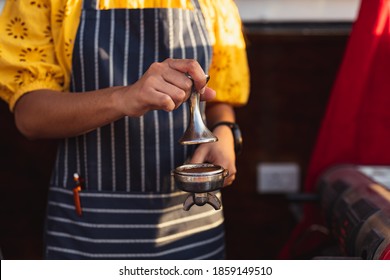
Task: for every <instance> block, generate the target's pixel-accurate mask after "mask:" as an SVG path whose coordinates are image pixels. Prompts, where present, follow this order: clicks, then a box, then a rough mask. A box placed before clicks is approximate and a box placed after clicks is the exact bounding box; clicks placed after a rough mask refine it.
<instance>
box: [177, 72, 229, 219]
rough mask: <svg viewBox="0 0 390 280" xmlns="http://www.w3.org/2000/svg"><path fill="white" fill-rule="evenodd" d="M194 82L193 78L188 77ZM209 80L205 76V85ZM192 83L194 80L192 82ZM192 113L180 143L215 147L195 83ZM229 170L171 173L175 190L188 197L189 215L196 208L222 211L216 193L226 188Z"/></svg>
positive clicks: (204, 167)
mask: <svg viewBox="0 0 390 280" xmlns="http://www.w3.org/2000/svg"><path fill="white" fill-rule="evenodd" d="M187 77H188V78H190V79H191V80H192V77H191V76H189V75H187ZM209 79H210V77H209V76H206V84H207V82H208V81H209ZM192 81H193V80H192ZM188 106H189V111H190V116H189V123H188V127H187V129H186V131H185V132H184V134H183V136H182V137H181V138H180V140H179V142H180V144H182V145H196V144H204V143H212V142H216V141H218V138H217V137H216V136H215V135H214V134H213V133H212V132H211V131H210V130H209V129H208V128H207V126H206V125H205V123H204V121H203V118H202V114H201V111H200V93H199V92H198V91H197V90H196V88H195V85H194V82H193V85H192V89H191V94H190V97H189V99H188ZM227 176H228V170H227V169H224V168H223V167H221V166H219V165H214V164H210V163H195V164H184V165H181V166H179V167H177V168H175V170H173V171H172V177H173V178H174V181H175V184H176V186H177V187H178V188H179V189H181V190H182V191H185V192H188V193H189V195H188V196H187V198H186V199H185V201H184V203H183V209H184V210H186V211H188V210H190V208H191V207H192V206H193V205H197V206H203V205H205V204H210V205H211V206H212V207H214V209H215V210H218V209H220V208H221V201H220V200H219V199H218V197H217V196H216V195H215V194H214V193H213V192H214V191H216V190H218V189H220V188H222V187H223V182H224V179H225V178H226V177H227Z"/></svg>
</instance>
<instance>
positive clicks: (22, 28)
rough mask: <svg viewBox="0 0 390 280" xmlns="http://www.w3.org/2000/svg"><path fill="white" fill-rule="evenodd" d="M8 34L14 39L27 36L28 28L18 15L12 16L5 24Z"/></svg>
mask: <svg viewBox="0 0 390 280" xmlns="http://www.w3.org/2000/svg"><path fill="white" fill-rule="evenodd" d="M5 31H6V32H7V35H8V36H11V37H13V38H14V39H19V38H20V39H22V40H23V39H24V38H25V37H27V36H28V33H27V31H28V29H27V27H26V23H25V22H24V21H22V19H21V18H20V17H14V18H13V19H11V20H10V21H9V23H8V24H7V28H6V29H5Z"/></svg>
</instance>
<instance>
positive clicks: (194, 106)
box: [179, 75, 218, 145]
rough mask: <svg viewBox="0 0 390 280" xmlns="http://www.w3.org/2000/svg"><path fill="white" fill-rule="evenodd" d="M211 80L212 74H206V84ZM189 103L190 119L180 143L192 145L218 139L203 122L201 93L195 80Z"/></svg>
mask: <svg viewBox="0 0 390 280" xmlns="http://www.w3.org/2000/svg"><path fill="white" fill-rule="evenodd" d="M187 77H188V78H189V79H191V80H192V77H191V76H189V75H187ZM209 80H210V76H208V75H206V84H207V83H208V81H209ZM188 105H189V109H190V120H189V123H188V127H187V129H186V131H185V132H184V134H183V136H182V137H181V138H180V140H179V142H180V144H182V145H192V144H202V143H209V142H215V141H218V138H217V137H215V135H214V134H213V133H212V132H211V131H210V130H209V129H208V128H207V126H206V125H205V123H204V122H203V118H202V114H201V112H200V93H199V92H198V91H197V90H196V89H195V85H194V82H193V80H192V89H191V94H190V97H189V98H188Z"/></svg>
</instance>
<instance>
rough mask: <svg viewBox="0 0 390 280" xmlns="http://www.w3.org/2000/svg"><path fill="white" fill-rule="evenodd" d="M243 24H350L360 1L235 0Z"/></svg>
mask: <svg viewBox="0 0 390 280" xmlns="http://www.w3.org/2000/svg"><path fill="white" fill-rule="evenodd" d="M235 2H236V4H237V6H238V9H239V11H240V14H241V17H242V19H243V21H244V22H297V21H299V22H336V21H338V22H343V21H347V22H353V21H354V20H355V18H356V16H357V13H358V11H359V7H360V0H235Z"/></svg>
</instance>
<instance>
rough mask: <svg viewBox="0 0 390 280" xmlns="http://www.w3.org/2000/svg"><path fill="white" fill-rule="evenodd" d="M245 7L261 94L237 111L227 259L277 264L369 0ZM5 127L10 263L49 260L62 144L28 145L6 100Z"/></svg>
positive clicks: (245, 2)
mask: <svg viewBox="0 0 390 280" xmlns="http://www.w3.org/2000/svg"><path fill="white" fill-rule="evenodd" d="M3 2H4V0H0V9H1V7H2V5H3ZM235 2H236V3H237V6H238V8H239V10H240V14H241V16H242V19H243V22H244V31H245V36H246V39H247V47H248V58H249V64H250V70H251V96H250V100H249V103H248V105H247V106H245V107H242V108H237V109H236V113H237V122H238V124H239V125H240V127H241V130H242V133H243V138H244V150H243V153H242V154H241V155H240V156H239V157H238V159H237V164H238V175H237V179H236V181H235V183H234V185H232V186H230V187H228V188H226V189H224V190H223V191H222V193H223V200H224V211H225V220H226V242H227V258H228V259H276V258H277V257H278V253H279V251H280V250H281V248H282V247H283V245H284V244H285V242H286V241H287V239H288V237H289V236H290V234H291V231H292V229H293V228H294V227H295V225H296V224H297V222H298V221H299V220H300V218H301V216H302V206H303V204H304V203H317V201H316V200H315V198H311V197H309V198H305V197H303V196H302V195H300V191H301V190H302V187H303V182H304V178H305V175H306V172H307V167H308V164H309V160H310V155H311V152H312V149H313V146H314V143H315V140H316V136H317V132H318V129H319V126H320V123H321V120H322V117H323V115H324V112H325V108H326V105H327V101H328V97H329V94H330V92H331V89H332V86H333V83H334V80H335V77H336V75H337V72H338V69H339V66H340V63H341V60H342V58H343V54H344V51H345V47H346V44H347V41H348V38H349V35H350V31H351V27H352V25H353V22H354V20H355V19H356V15H357V12H358V8H359V4H360V1H359V0H236V1H235ZM0 32H4V31H0ZM0 131H1V136H0V199H1V202H0V207H1V209H0V210H1V211H0V215H1V218H0V225H1V231H0V246H1V250H2V257H3V258H5V259H40V258H42V251H41V248H42V235H43V230H42V229H43V218H44V213H45V201H46V194H47V187H48V181H49V177H50V173H51V166H52V164H53V160H54V155H55V148H56V143H55V141H41V140H39V141H29V140H26V139H25V138H24V137H23V136H21V134H20V133H19V132H18V131H17V129H16V128H15V125H14V120H13V115H12V114H11V113H10V112H9V110H8V107H7V105H6V104H5V103H4V102H3V101H0ZM312 254H313V256H315V255H316V254H318V252H312ZM307 257H310V255H309V256H307Z"/></svg>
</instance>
